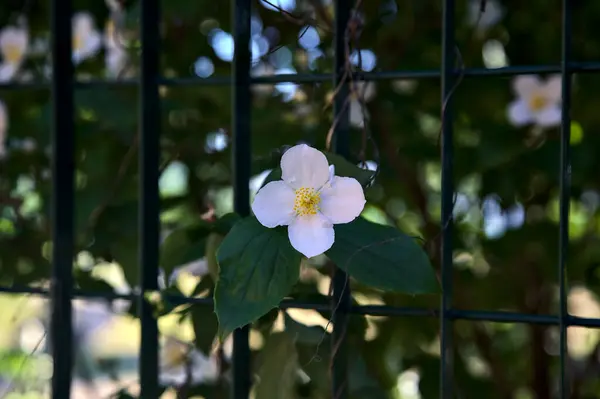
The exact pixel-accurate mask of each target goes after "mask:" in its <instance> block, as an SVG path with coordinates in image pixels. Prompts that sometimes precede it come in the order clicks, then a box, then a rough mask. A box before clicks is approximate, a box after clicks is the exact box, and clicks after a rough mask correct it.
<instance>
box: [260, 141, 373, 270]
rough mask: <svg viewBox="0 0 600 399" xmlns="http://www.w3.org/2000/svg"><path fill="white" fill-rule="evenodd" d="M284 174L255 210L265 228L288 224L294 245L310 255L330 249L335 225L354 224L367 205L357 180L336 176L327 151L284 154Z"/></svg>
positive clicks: (263, 194)
mask: <svg viewBox="0 0 600 399" xmlns="http://www.w3.org/2000/svg"><path fill="white" fill-rule="evenodd" d="M281 178H282V180H277V181H272V182H270V183H268V184H267V185H265V186H264V187H263V188H261V189H260V190H259V191H258V193H257V194H256V197H255V198H254V201H253V202H252V211H253V212H254V215H255V216H256V218H257V219H258V221H259V222H260V224H262V225H263V226H265V227H268V228H274V227H277V226H288V237H289V240H290V243H291V244H292V246H293V247H294V248H295V249H296V250H297V251H298V252H300V253H301V254H303V255H304V256H306V257H307V258H312V257H314V256H317V255H320V254H322V253H324V252H325V251H327V250H328V249H329V248H331V246H332V245H333V242H334V240H335V234H334V230H333V225H334V224H343V223H350V222H351V221H353V220H354V219H356V218H357V217H358V216H359V215H360V214H361V212H362V210H363V208H364V206H365V203H366V201H365V195H364V193H363V188H362V186H361V185H360V183H359V182H358V181H357V180H356V179H353V178H350V177H340V176H335V175H334V168H333V165H332V166H329V162H328V161H327V158H326V157H325V155H324V154H323V153H322V152H321V151H319V150H316V149H314V148H312V147H309V146H308V145H306V144H300V145H296V146H294V147H292V148H290V149H289V150H287V151H286V152H285V153H284V154H283V157H281Z"/></svg>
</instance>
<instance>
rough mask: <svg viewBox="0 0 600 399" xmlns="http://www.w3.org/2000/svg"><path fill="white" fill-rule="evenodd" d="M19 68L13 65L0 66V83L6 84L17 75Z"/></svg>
mask: <svg viewBox="0 0 600 399" xmlns="http://www.w3.org/2000/svg"><path fill="white" fill-rule="evenodd" d="M18 68H19V66H18V65H15V64H8V63H2V64H0V82H8V81H9V80H11V79H12V78H13V77H14V76H15V75H16V73H17V70H18Z"/></svg>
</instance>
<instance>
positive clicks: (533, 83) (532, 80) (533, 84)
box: [512, 75, 542, 98]
mask: <svg viewBox="0 0 600 399" xmlns="http://www.w3.org/2000/svg"><path fill="white" fill-rule="evenodd" d="M540 86H542V82H541V81H540V78H539V77H537V76H536V75H522V76H517V77H516V78H514V79H513V81H512V87H513V90H514V92H515V94H517V95H518V96H519V97H521V98H524V97H525V98H526V97H528V96H529V94H531V93H532V92H533V91H535V90H536V89H539V88H540Z"/></svg>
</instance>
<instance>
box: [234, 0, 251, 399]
mask: <svg viewBox="0 0 600 399" xmlns="http://www.w3.org/2000/svg"><path fill="white" fill-rule="evenodd" d="M250 11H251V10H250V1H249V0H235V1H234V4H233V10H232V18H233V39H234V43H235V52H234V56H233V69H232V74H233V76H232V79H233V87H232V90H233V93H232V95H233V110H232V133H233V146H232V163H233V165H232V169H233V207H234V209H235V211H236V212H237V213H238V214H239V215H241V216H247V215H249V214H250V189H249V182H250V157H251V148H250V122H251V121H250V110H251V100H250V98H251V97H250V61H251V54H250V45H249V44H250V17H251V14H250ZM249 332H250V331H249V327H248V326H245V327H243V328H238V329H236V330H235V331H234V332H233V390H232V396H233V398H235V399H246V398H248V397H249V395H250V385H251V383H250V345H249V341H248V339H249Z"/></svg>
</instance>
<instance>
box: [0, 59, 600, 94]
mask: <svg viewBox="0 0 600 399" xmlns="http://www.w3.org/2000/svg"><path fill="white" fill-rule="evenodd" d="M568 68H569V71H570V72H572V73H589V72H600V62H573V63H570V64H569V67H568ZM560 72H561V66H560V65H522V66H509V67H505V68H496V69H488V68H466V69H464V70H463V71H462V72H461V71H460V70H458V69H457V70H455V71H454V74H455V75H462V76H464V77H486V76H487V77H489V76H497V77H500V76H515V75H528V74H539V73H542V74H544V73H560ZM332 76H333V75H332V74H323V73H315V74H281V75H271V76H256V77H252V78H251V79H250V82H251V84H277V83H284V82H285V83H288V82H291V83H329V82H330V81H331V79H332ZM354 78H355V79H358V80H367V81H377V80H395V79H434V78H440V71H439V70H434V69H431V70H426V69H425V70H403V71H381V72H364V73H355V75H354ZM159 84H160V85H161V86H169V87H178V86H227V85H231V84H232V80H231V77H229V76H214V77H209V78H196V77H189V78H172V79H168V78H161V79H160V80H159ZM137 85H139V82H138V80H137V79H123V80H102V79H92V80H85V81H77V82H75V87H76V88H78V89H92V88H95V87H117V88H118V87H134V86H137ZM49 88H50V82H2V83H0V90H15V89H19V90H20V89H30V90H33V89H40V90H41V89H49Z"/></svg>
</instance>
